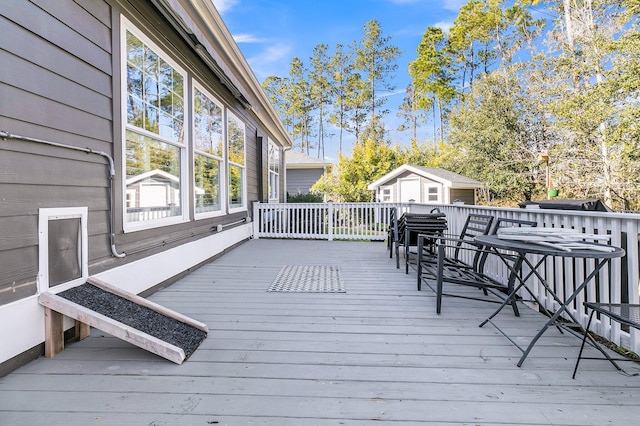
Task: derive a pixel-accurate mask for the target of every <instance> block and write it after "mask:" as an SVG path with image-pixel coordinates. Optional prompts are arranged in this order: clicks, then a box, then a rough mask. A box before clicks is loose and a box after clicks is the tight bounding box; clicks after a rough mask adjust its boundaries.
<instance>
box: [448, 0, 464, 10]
mask: <svg viewBox="0 0 640 426" xmlns="http://www.w3.org/2000/svg"><path fill="white" fill-rule="evenodd" d="M467 1H468V0H444V2H443V5H442V7H444V8H445V9H447V10H453V11H454V12H458V11H459V10H460V8H461V7H462V6H464V5H465V4H466V3H467Z"/></svg>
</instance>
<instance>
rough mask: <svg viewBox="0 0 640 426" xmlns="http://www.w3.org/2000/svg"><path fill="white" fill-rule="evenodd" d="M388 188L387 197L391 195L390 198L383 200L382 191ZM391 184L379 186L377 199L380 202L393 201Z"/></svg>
mask: <svg viewBox="0 0 640 426" xmlns="http://www.w3.org/2000/svg"><path fill="white" fill-rule="evenodd" d="M386 189H388V190H389V197H391V199H390V200H389V201H384V191H385V190H386ZM393 195H394V194H393V185H381V186H380V198H379V199H378V201H380V202H381V203H392V202H393V201H394V199H393Z"/></svg>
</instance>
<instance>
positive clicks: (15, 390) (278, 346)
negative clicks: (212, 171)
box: [0, 239, 640, 425]
mask: <svg viewBox="0 0 640 426" xmlns="http://www.w3.org/2000/svg"><path fill="white" fill-rule="evenodd" d="M385 247H386V246H385V244H384V243H361V242H326V241H291V240H264V239H261V240H251V241H249V242H247V243H245V244H242V245H241V246H239V247H237V248H236V249H234V250H232V251H231V252H229V253H227V254H225V255H224V256H222V257H220V258H219V259H217V260H215V261H214V262H212V263H210V264H207V265H205V266H204V267H202V268H200V269H199V270H197V271H195V272H194V273H192V274H191V275H189V276H188V277H186V278H184V279H182V280H181V281H179V282H178V283H176V284H174V285H173V286H171V287H169V288H167V289H165V290H162V291H160V292H158V293H156V294H154V295H153V296H152V297H151V298H150V299H151V300H153V301H154V302H157V303H160V304H162V305H164V306H166V307H168V308H170V309H174V310H176V311H178V312H181V313H183V314H185V315H188V316H190V317H192V318H194V319H196V320H199V321H202V322H204V323H206V324H207V325H208V327H209V330H210V333H209V336H208V338H207V339H206V340H205V341H204V343H203V344H202V346H200V348H199V349H198V350H197V351H196V352H195V354H194V355H193V356H192V357H191V358H190V359H189V360H187V361H186V362H185V363H184V364H182V365H176V364H174V363H172V362H169V361H167V360H165V359H162V358H159V357H157V356H155V355H153V354H150V353H147V352H145V351H143V350H141V349H139V348H137V347H135V346H132V345H130V344H128V343H125V342H123V341H120V340H118V339H115V338H113V337H110V336H108V335H104V334H102V333H100V332H98V331H96V330H93V331H92V335H91V337H90V338H88V339H86V340H84V341H81V342H77V343H73V344H69V345H67V348H66V350H65V351H64V352H62V353H61V354H59V355H57V356H56V357H55V358H52V359H45V358H40V359H38V360H36V361H34V362H31V363H29V364H28V365H26V366H24V367H22V368H20V369H18V370H16V371H15V372H13V373H11V374H9V375H8V376H5V377H3V378H1V379H0V425H30V424H38V425H39V424H46V425H75V424H77V425H89V424H96V425H209V424H221V425H243V424H253V425H258V424H268V425H373V424H375V425H391V424H395V425H397V424H403V425H410V424H434V425H453V424H469V425H507V424H508V425H517V424H518V425H604V424H619V425H624V424H634V423H636V422H637V419H638V418H640V377H627V376H624V375H622V374H619V373H618V372H617V371H616V370H615V369H614V368H613V367H612V366H611V365H610V364H609V363H608V362H606V361H590V360H587V361H584V362H583V363H582V364H581V368H580V370H579V372H578V376H577V377H576V379H575V380H572V379H571V373H572V370H573V365H574V362H575V359H576V356H577V351H578V348H579V344H580V341H579V340H578V339H577V338H575V337H573V336H571V335H566V334H565V335H561V334H559V333H558V332H557V330H555V329H552V330H550V331H549V332H548V333H547V334H546V335H545V336H544V337H542V339H540V341H539V342H538V344H537V346H536V347H535V348H534V350H533V351H532V353H531V355H530V356H529V358H528V359H527V360H526V361H525V363H524V365H523V366H522V367H521V368H518V367H517V366H516V362H517V361H518V359H519V357H520V352H519V351H518V350H517V349H516V348H514V347H513V346H512V345H511V344H510V343H509V342H508V341H507V340H506V339H505V338H504V337H503V336H501V335H499V334H498V332H497V331H496V330H495V329H493V328H492V327H490V326H486V327H484V328H479V327H478V324H479V323H480V322H481V320H483V319H484V318H485V317H486V316H488V315H489V313H490V312H491V311H492V310H493V309H494V308H495V305H493V304H488V303H482V302H473V301H466V300H463V299H454V298H446V299H445V300H444V301H443V313H442V314H441V315H439V316H438V315H436V314H435V306H434V305H435V298H434V296H433V293H431V291H430V290H429V289H426V290H423V291H422V292H418V291H417V290H416V284H415V273H413V272H412V273H411V274H410V275H405V274H404V272H403V270H402V269H400V270H397V269H396V268H395V262H394V261H392V260H390V259H389V256H388V252H387V251H386V250H385ZM283 265H331V266H338V267H340V268H341V271H342V275H343V279H344V285H345V287H346V293H283V292H267V289H268V288H269V286H270V284H271V283H272V281H273V280H274V278H275V277H276V275H277V274H278V272H279V271H280V269H281V267H282V266H283ZM543 320H544V317H543V316H542V315H541V314H537V313H535V312H533V311H531V310H529V309H526V308H523V309H522V316H521V317H520V318H516V317H514V316H513V313H512V312H511V311H509V310H507V309H505V310H504V311H503V313H501V314H500V316H499V321H500V322H501V323H502V324H504V325H505V327H507V328H508V329H509V330H510V332H511V333H512V334H513V335H515V336H522V338H523V339H524V341H526V339H527V338H530V337H531V336H533V335H534V334H535V332H536V331H537V329H538V327H539V326H540V325H541V324H542V322H543ZM17 328H19V327H17ZM625 367H628V368H629V369H633V368H634V367H633V366H632V365H629V363H626V364H625ZM636 370H637V368H636ZM633 419H636V420H633Z"/></svg>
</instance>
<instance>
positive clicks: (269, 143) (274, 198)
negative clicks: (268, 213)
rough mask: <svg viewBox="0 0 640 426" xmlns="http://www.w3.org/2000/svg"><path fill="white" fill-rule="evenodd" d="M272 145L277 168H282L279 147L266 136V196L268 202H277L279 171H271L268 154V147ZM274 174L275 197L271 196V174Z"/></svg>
mask: <svg viewBox="0 0 640 426" xmlns="http://www.w3.org/2000/svg"><path fill="white" fill-rule="evenodd" d="M271 147H273V149H275V150H277V151H278V170H281V169H282V164H280V162H281V160H280V159H281V158H282V157H283V155H282V150H281V149H280V147H279V146H278V145H277V144H276V143H275V142H273V140H271V138H267V169H268V171H267V191H268V198H269V202H270V203H277V202H279V201H280V172H279V171H278V173H276V172H272V171H271V156H270V155H269V149H270V148H271ZM272 173H273V174H274V175H275V176H276V177H277V179H276V196H275V197H271V174H272Z"/></svg>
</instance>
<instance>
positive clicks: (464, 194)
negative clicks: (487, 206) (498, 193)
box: [451, 188, 476, 205]
mask: <svg viewBox="0 0 640 426" xmlns="http://www.w3.org/2000/svg"><path fill="white" fill-rule="evenodd" d="M456 200H460V201H464V203H465V204H471V205H473V204H475V202H476V197H475V190H474V189H454V188H452V189H451V201H452V202H453V201H456Z"/></svg>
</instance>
